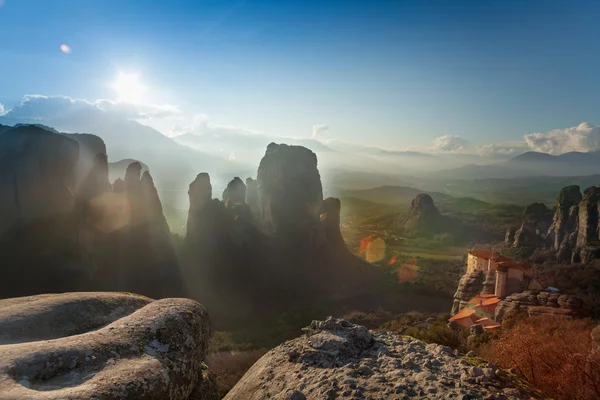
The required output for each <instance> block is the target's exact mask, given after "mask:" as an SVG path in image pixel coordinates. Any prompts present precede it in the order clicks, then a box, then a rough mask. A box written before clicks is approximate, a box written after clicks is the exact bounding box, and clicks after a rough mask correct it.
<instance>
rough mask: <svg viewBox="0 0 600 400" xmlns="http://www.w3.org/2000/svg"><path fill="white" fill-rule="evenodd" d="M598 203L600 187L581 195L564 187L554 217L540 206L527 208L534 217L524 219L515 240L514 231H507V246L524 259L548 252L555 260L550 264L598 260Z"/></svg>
mask: <svg viewBox="0 0 600 400" xmlns="http://www.w3.org/2000/svg"><path fill="white" fill-rule="evenodd" d="M599 201H600V187H597V186H591V187H589V188H587V189H585V190H584V192H583V194H582V193H581V189H580V188H579V186H577V185H571V186H567V187H565V188H563V189H562V190H561V191H560V192H559V194H558V196H557V198H556V201H555V204H554V211H553V214H552V212H550V211H548V212H544V211H543V209H542V208H541V206H539V205H537V206H536V205H535V204H534V205H531V206H528V209H531V208H532V207H537V209H538V211H537V212H536V214H537V217H532V216H531V215H525V220H524V221H523V223H522V225H521V227H520V228H519V229H518V230H517V231H516V232H515V235H514V237H513V236H512V235H511V232H512V231H513V230H514V227H509V228H508V230H507V235H506V242H507V244H509V245H511V246H512V247H515V248H517V249H520V251H521V253H522V254H523V255H526V256H529V255H531V253H533V251H534V250H536V251H537V253H541V248H547V249H548V250H549V251H550V252H551V253H552V254H553V255H554V256H555V259H554V260H552V261H558V262H571V263H578V262H583V263H587V262H589V261H591V260H593V259H596V258H598V257H600V237H599V236H598V227H599V224H598V221H599V219H600V215H599V205H598V202H599Z"/></svg>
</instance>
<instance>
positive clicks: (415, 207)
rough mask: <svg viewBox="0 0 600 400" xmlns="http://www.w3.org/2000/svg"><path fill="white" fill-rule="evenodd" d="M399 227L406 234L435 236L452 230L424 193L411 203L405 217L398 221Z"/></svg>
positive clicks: (449, 223)
mask: <svg viewBox="0 0 600 400" xmlns="http://www.w3.org/2000/svg"><path fill="white" fill-rule="evenodd" d="M399 225H400V227H401V228H402V229H404V230H405V231H406V232H407V233H419V234H426V235H430V234H437V233H443V232H449V231H452V230H454V228H455V227H454V226H451V225H452V224H451V222H450V221H449V220H448V219H447V218H444V217H443V216H442V215H441V214H440V211H439V210H438V209H437V207H436V206H435V204H434V203H433V199H432V198H431V196H429V195H428V194H426V193H420V194H418V195H417V197H415V198H414V199H413V200H412V201H411V203H410V208H409V210H408V212H407V213H406V216H404V217H403V218H401V219H400V220H399Z"/></svg>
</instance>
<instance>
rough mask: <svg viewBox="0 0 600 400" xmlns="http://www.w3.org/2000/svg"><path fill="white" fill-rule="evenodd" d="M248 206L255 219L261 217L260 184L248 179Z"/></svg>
mask: <svg viewBox="0 0 600 400" xmlns="http://www.w3.org/2000/svg"><path fill="white" fill-rule="evenodd" d="M246 204H248V207H250V211H251V212H252V215H253V216H254V219H258V218H259V217H260V206H259V204H258V182H257V181H256V180H254V179H252V178H246Z"/></svg>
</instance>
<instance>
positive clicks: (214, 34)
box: [0, 0, 600, 149]
mask: <svg viewBox="0 0 600 400" xmlns="http://www.w3.org/2000/svg"><path fill="white" fill-rule="evenodd" d="M0 2H2V0H0ZM599 20H600V2H597V1H595V2H593V1H567V0H565V1H552V0H546V1H535V0H528V1H510V0H509V1H506V0H505V1H463V2H451V1H426V0H421V1H399V0H398V1H352V0H345V1H309V0H306V1H280V0H279V1H266V0H264V1H263V0H256V1H250V0H248V1H198V0H195V1H183V0H170V1H167V0H162V1H155V0H130V1H124V0H118V1H113V0H103V1H91V0H90V1H86V0H56V1H51V0H4V1H3V5H2V6H1V7H0V36H1V37H2V38H3V41H2V46H1V47H0V60H2V62H1V63H0V103H2V104H4V107H5V109H7V110H8V109H10V108H12V107H14V106H15V105H17V104H18V103H19V102H20V101H21V100H22V98H23V96H24V95H26V94H42V95H47V96H56V95H62V96H69V97H72V98H82V99H87V100H89V101H94V100H96V99H116V97H117V93H115V89H114V88H113V87H112V86H111V83H112V82H114V81H115V79H116V77H117V76H118V75H119V73H120V72H121V71H124V72H128V73H130V72H135V73H138V74H139V76H140V78H139V79H140V81H141V82H142V83H143V84H144V85H145V86H146V87H147V88H148V91H147V93H146V94H145V96H144V101H145V102H147V103H152V104H156V105H166V104H169V105H172V106H174V107H177V109H178V110H180V111H181V113H180V115H178V116H176V117H173V118H168V119H159V118H157V119H152V120H151V121H149V123H150V124H152V125H153V126H155V127H157V128H159V129H160V130H162V131H166V130H168V129H170V127H172V126H175V125H177V126H180V127H185V126H187V125H189V124H191V123H192V121H193V118H194V116H195V115H199V114H201V115H206V116H208V117H209V118H210V120H211V121H214V122H215V123H218V124H223V125H231V126H238V127H245V128H248V129H252V130H256V131H259V132H265V133H269V134H277V135H282V136H293V137H310V136H311V134H312V127H313V126H314V125H316V124H324V125H327V126H328V127H329V132H328V133H327V135H328V138H333V139H339V140H347V141H350V142H356V143H361V144H370V145H379V146H384V147H389V148H396V149H404V148H417V149H424V148H428V146H431V143H432V142H434V140H435V139H436V138H438V137H440V136H445V135H452V137H454V136H458V137H460V139H461V140H463V141H464V143H469V144H470V145H472V146H477V145H482V144H490V143H506V142H511V143H516V142H517V141H522V139H523V136H524V135H525V134H530V133H534V132H542V133H544V134H546V133H547V132H549V131H552V130H554V129H565V128H570V127H576V126H578V125H579V124H580V123H581V122H584V121H585V122H588V123H590V124H592V128H593V129H596V124H600V121H599V119H600V118H599V117H598V111H599V105H600V76H599V74H598V71H600V51H598V49H600V25H598V21H599ZM61 44H67V45H68V46H69V47H70V48H71V50H72V51H71V53H70V54H64V53H62V52H61V51H60V45H61Z"/></svg>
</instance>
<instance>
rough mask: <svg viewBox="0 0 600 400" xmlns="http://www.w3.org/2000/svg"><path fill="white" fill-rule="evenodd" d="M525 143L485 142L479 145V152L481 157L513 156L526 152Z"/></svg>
mask: <svg viewBox="0 0 600 400" xmlns="http://www.w3.org/2000/svg"><path fill="white" fill-rule="evenodd" d="M526 150H527V149H526V147H525V143H523V144H522V145H520V146H519V145H515V146H510V145H502V144H484V145H481V146H478V147H477V154H479V155H480V156H481V157H511V156H516V155H518V154H521V153H523V152H525V151H526Z"/></svg>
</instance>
